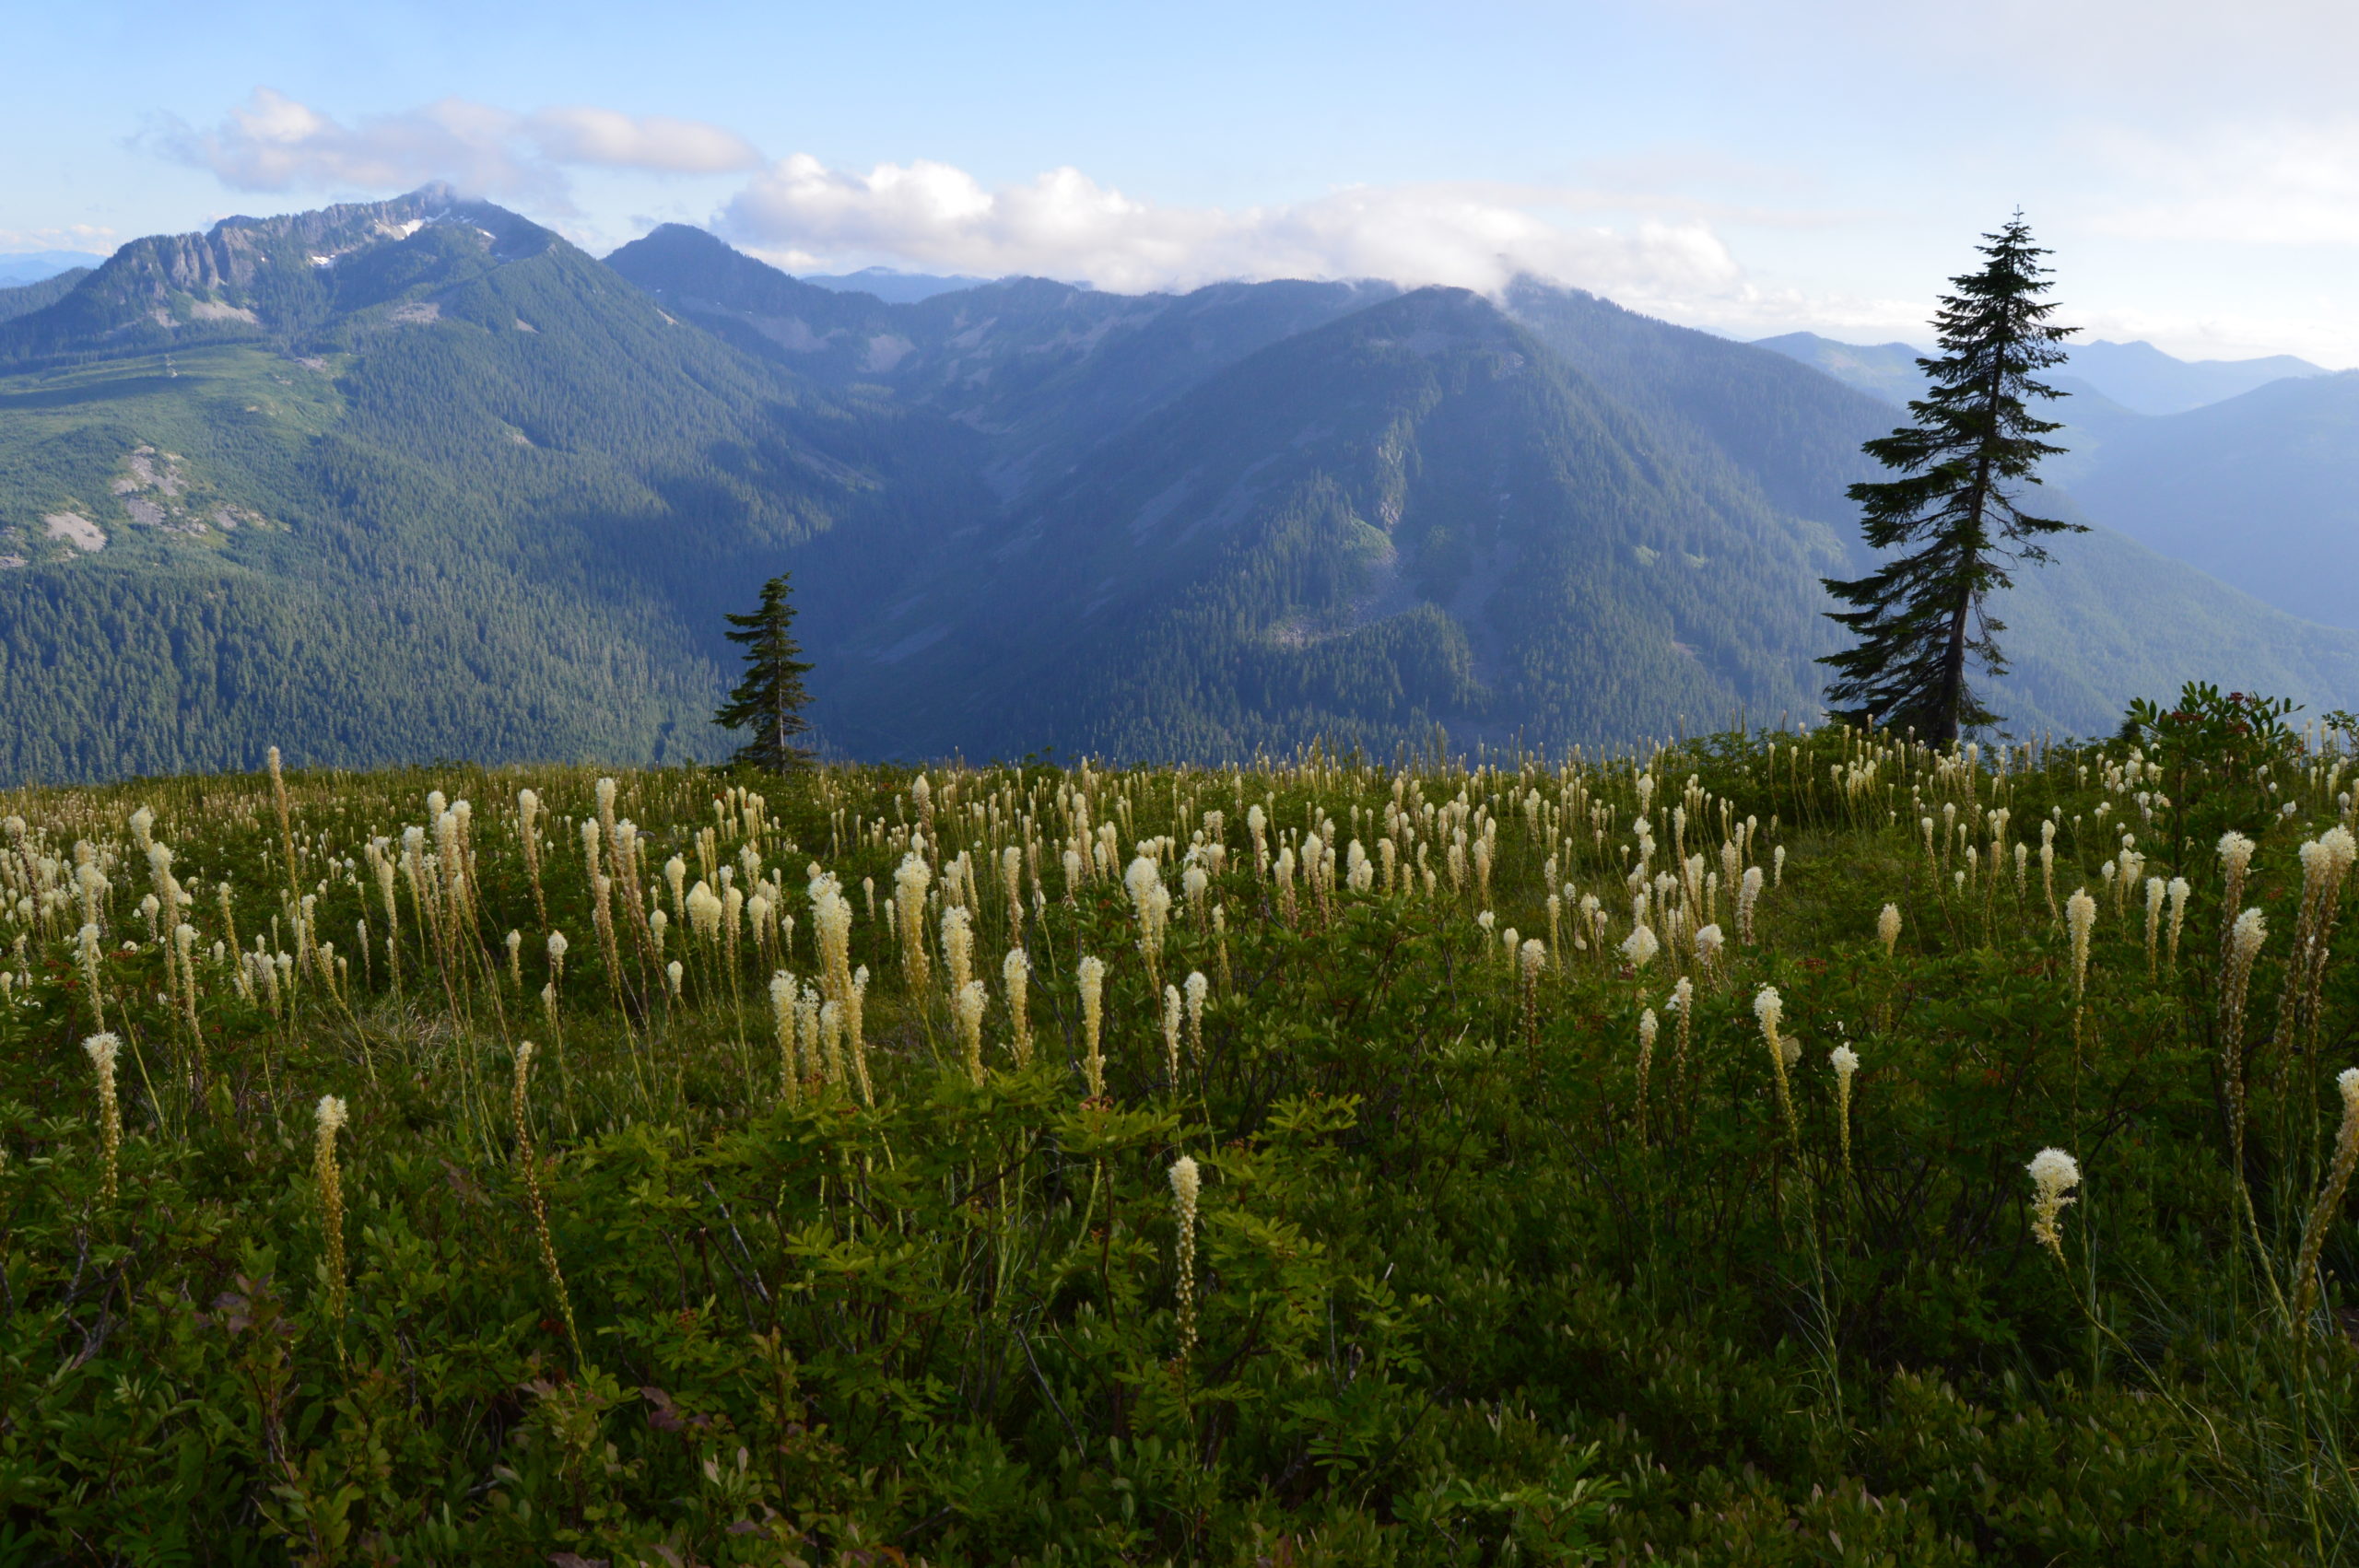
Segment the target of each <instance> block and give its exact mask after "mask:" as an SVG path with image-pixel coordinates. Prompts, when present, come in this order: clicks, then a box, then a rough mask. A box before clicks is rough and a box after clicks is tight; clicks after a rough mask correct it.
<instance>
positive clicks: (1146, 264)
mask: <svg viewBox="0 0 2359 1568" xmlns="http://www.w3.org/2000/svg"><path fill="white" fill-rule="evenodd" d="M1601 205H1610V206H1612V207H1614V208H1615V209H1617V211H1618V212H1620V213H1622V214H1623V215H1624V216H1625V220H1624V221H1621V222H1619V223H1616V224H1605V223H1600V222H1596V221H1568V218H1570V217H1571V216H1573V215H1575V214H1578V213H1580V212H1582V211H1583V210H1584V209H1589V210H1588V216H1590V218H1591V219H1594V218H1595V217H1596V216H1598V214H1597V212H1596V211H1595V210H1594V209H1596V208H1597V207H1599V206H1601ZM1631 210H1632V209H1631V203H1630V202H1629V199H1628V198H1626V197H1621V196H1615V197H1612V198H1610V199H1608V200H1604V201H1601V200H1600V199H1599V198H1597V197H1595V196H1593V195H1591V194H1590V193H1581V192H1571V191H1562V190H1555V189H1551V188H1545V187H1528V186H1511V185H1499V184H1485V183H1474V182H1464V183H1444V184H1421V185H1390V186H1354V187H1350V188H1347V189H1344V190H1341V191H1337V192H1334V193H1330V194H1328V195H1324V196H1319V197H1315V198H1312V199H1309V200H1306V201H1300V202H1293V203H1286V204H1283V205H1268V206H1250V207H1236V208H1229V207H1182V206H1163V205H1156V204H1153V203H1150V202H1144V201H1141V200H1137V199H1135V198H1133V197H1131V196H1128V195H1126V194H1124V193H1122V192H1121V191H1119V190H1116V189H1114V188H1113V187H1111V186H1108V185H1102V184H1099V183H1098V182H1097V181H1095V180H1093V179H1091V178H1090V177H1089V176H1088V175H1086V174H1085V173H1083V172H1082V171H1081V170H1077V169H1074V168H1070V167H1067V168H1063V169H1057V170H1050V171H1049V172H1048V173H1045V174H1042V175H1040V176H1039V177H1038V178H1037V179H1034V180H1032V181H1028V182H1026V183H1021V184H1013V185H1003V186H1000V187H997V188H987V187H986V186H985V185H984V184H983V183H982V182H981V181H979V180H977V179H976V178H975V177H974V176H973V175H971V174H969V173H968V172H967V171H965V170H961V169H957V168H955V167H953V166H951V165H949V164H945V163H936V162H931V161H924V160H920V161H916V162H911V163H908V164H893V163H886V164H879V165H877V166H876V167H875V168H874V169H872V170H869V171H868V172H867V173H865V174H859V173H853V172H851V171H848V170H834V169H829V168H827V167H826V166H825V165H823V164H822V163H820V162H819V161H818V160H817V159H816V158H811V157H808V156H807V155H800V154H798V155H796V156H795V157H792V158H785V159H783V160H781V161H780V162H779V163H777V164H775V165H773V166H772V167H771V168H769V169H768V170H764V171H763V172H762V173H761V174H759V175H757V177H756V178H755V179H754V180H753V181H752V182H751V183H750V184H749V185H748V186H747V187H746V188H745V191H744V192H742V193H740V194H739V195H738V196H737V197H736V199H735V200H734V201H733V202H731V203H730V204H729V205H728V207H727V209H726V210H725V212H724V213H723V214H722V219H721V224H720V227H721V228H722V230H723V231H724V232H726V233H727V234H728V235H729V236H731V237H732V238H734V239H736V240H741V241H744V242H745V243H747V244H748V245H750V246H752V247H754V248H756V249H758V250H762V251H764V252H767V253H769V254H771V255H774V256H780V257H781V258H783V259H790V260H791V261H792V263H796V264H799V265H802V266H805V267H809V266H815V265H820V264H836V265H851V264H858V263H868V262H880V261H881V262H889V263H898V264H900V265H904V266H914V267H919V268H923V269H929V270H934V271H945V272H958V273H974V274H981V275H1002V274H1007V273H1034V274H1039V275H1046V276H1051V277H1062V278H1071V279H1086V280H1088V281H1089V282H1091V283H1094V284H1096V285H1097V286H1098V287H1101V288H1109V289H1116V290H1123V291H1135V290H1142V289H1153V288H1186V287H1194V286H1197V285H1200V284H1204V283H1209V282H1214V281H1216V280H1220V279H1227V278H1245V279H1261V278H1273V277H1384V278H1391V279H1393V280H1396V281H1398V282H1402V283H1409V284H1426V283H1442V284H1454V285H1458V286H1460V287H1470V288H1477V289H1485V290H1490V289H1496V288H1497V287H1500V286H1502V285H1504V284H1505V283H1506V282H1507V281H1508V279H1509V278H1511V277H1513V276H1515V275H1518V274H1521V273H1531V274H1533V275H1540V276H1543V277H1549V278H1554V279H1557V280H1559V281H1563V282H1567V283H1571V284H1577V285H1579V286H1580V287H1587V288H1591V289H1595V290H1597V291H1598V292H1601V293H1604V294H1608V295H1611V296H1613V297H1614V298H1617V299H1620V300H1623V301H1624V302H1625V303H1629V304H1632V305H1635V306H1637V307H1638V308H1641V309H1660V308H1664V307H1666V306H1674V305H1675V306H1678V307H1680V308H1682V309H1683V310H1692V309H1693V308H1695V307H1698V306H1701V305H1703V304H1704V303H1706V302H1708V301H1718V302H1720V303H1721V304H1723V305H1735V304H1737V303H1739V302H1740V301H1742V300H1743V298H1745V297H1746V294H1747V289H1748V285H1747V284H1746V282H1745V280H1744V277H1743V272H1742V269H1741V268H1739V267H1738V265H1737V263H1736V262H1735V259H1734V258H1733V257H1732V256H1731V254H1730V253H1729V250H1728V247H1727V246H1726V245H1725V244H1724V243H1723V242H1722V241H1721V240H1720V238H1719V235H1718V234H1717V233H1716V232H1714V230H1713V229H1712V228H1711V227H1710V226H1709V225H1708V223H1706V222H1704V221H1702V220H1701V219H1699V218H1697V217H1696V216H1692V215H1683V216H1649V215H1645V214H1643V213H1641V214H1637V215H1635V216H1631Z"/></svg>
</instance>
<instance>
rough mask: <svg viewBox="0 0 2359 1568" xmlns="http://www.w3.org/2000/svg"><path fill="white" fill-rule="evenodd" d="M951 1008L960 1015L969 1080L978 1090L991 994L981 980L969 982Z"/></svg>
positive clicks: (953, 999) (961, 1039) (959, 992)
mask: <svg viewBox="0 0 2359 1568" xmlns="http://www.w3.org/2000/svg"><path fill="white" fill-rule="evenodd" d="M950 1000H951V1006H952V1008H953V1010H954V1011H955V1012H957V1015H958V1037H959V1040H960V1042H961V1043H962V1044H964V1045H965V1046H966V1047H967V1078H968V1082H971V1083H973V1084H974V1086H975V1087H976V1088H978V1089H980V1088H981V1087H982V1086H983V1009H984V1007H985V1006H987V1005H988V1004H989V1002H990V1000H991V993H990V992H989V991H987V990H985V989H983V982H982V981H980V980H968V981H967V982H966V983H965V984H963V985H961V986H960V987H959V988H958V989H957V991H956V992H954V993H953V994H952V996H951V999H950Z"/></svg>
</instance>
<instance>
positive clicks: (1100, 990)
mask: <svg viewBox="0 0 2359 1568" xmlns="http://www.w3.org/2000/svg"><path fill="white" fill-rule="evenodd" d="M1076 973H1077V977H1078V978H1079V981H1080V984H1081V1036H1082V1059H1081V1071H1082V1078H1083V1080H1084V1081H1085V1082H1086V1083H1087V1084H1088V1087H1089V1097H1090V1098H1091V1099H1093V1100H1095V1099H1098V1098H1101V1097H1103V1096H1104V1094H1105V1093H1106V1058H1105V1056H1104V1055H1103V1053H1102V1052H1101V1051H1100V1049H1099V1047H1098V1040H1099V1036H1100V1032H1101V1030H1102V1029H1103V1028H1104V1026H1105V1022H1106V1013H1105V1006H1106V963H1105V960H1103V959H1101V958H1096V957H1088V958H1084V959H1083V960H1082V961H1081V965H1080V967H1079V969H1078V971H1077V972H1076Z"/></svg>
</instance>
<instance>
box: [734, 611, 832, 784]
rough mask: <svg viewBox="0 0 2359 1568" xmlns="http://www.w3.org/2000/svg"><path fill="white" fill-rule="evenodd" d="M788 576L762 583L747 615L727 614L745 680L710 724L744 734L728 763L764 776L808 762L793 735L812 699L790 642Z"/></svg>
mask: <svg viewBox="0 0 2359 1568" xmlns="http://www.w3.org/2000/svg"><path fill="white" fill-rule="evenodd" d="M789 575H790V574H788V573H786V572H780V573H779V574H778V576H776V577H774V578H772V579H769V581H768V582H766V583H764V584H762V602H761V603H760V605H759V606H758V607H757V609H756V610H755V611H754V613H753V614H750V615H731V616H729V617H728V621H729V624H730V625H731V626H735V627H737V628H738V629H737V630H735V631H733V632H728V633H724V634H723V635H724V636H726V637H727V638H729V640H730V641H732V642H734V643H736V644H738V645H739V646H740V647H742V648H744V649H745V679H744V680H742V681H740V682H738V683H737V688H736V690H734V691H733V692H731V693H730V694H729V700H728V702H727V703H726V704H724V705H723V706H722V708H721V711H719V712H718V713H715V714H714V715H713V716H712V721H713V722H714V723H716V724H718V725H720V726H721V727H722V729H724V730H744V731H749V734H748V737H747V739H746V742H745V744H744V745H742V746H740V747H738V748H737V752H736V755H734V756H732V757H731V758H730V759H729V760H730V761H731V762H733V763H750V764H751V765H753V766H756V767H758V768H761V769H762V770H763V771H765V772H768V773H786V772H790V771H792V769H794V768H798V767H801V766H804V764H806V763H808V762H809V761H810V760H811V754H810V753H809V752H808V751H806V750H804V748H803V747H801V746H798V745H796V744H795V743H794V739H793V738H794V737H795V736H797V735H800V734H802V733H804V731H807V730H809V729H810V728H811V726H810V724H809V723H808V722H807V721H805V720H804V717H803V708H804V704H805V703H807V702H809V701H810V700H811V695H810V693H809V692H807V691H805V690H804V686H803V677H804V675H807V674H809V673H811V666H810V665H809V664H807V663H805V662H804V661H803V660H802V659H801V658H799V657H798V655H800V654H801V653H802V651H803V649H802V647H801V645H800V644H798V643H797V642H796V641H795V640H794V637H793V631H792V628H793V626H794V606H793V604H792V603H790V602H789V600H788V592H789V588H790V585H789V583H788V581H787V579H788V577H789Z"/></svg>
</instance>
